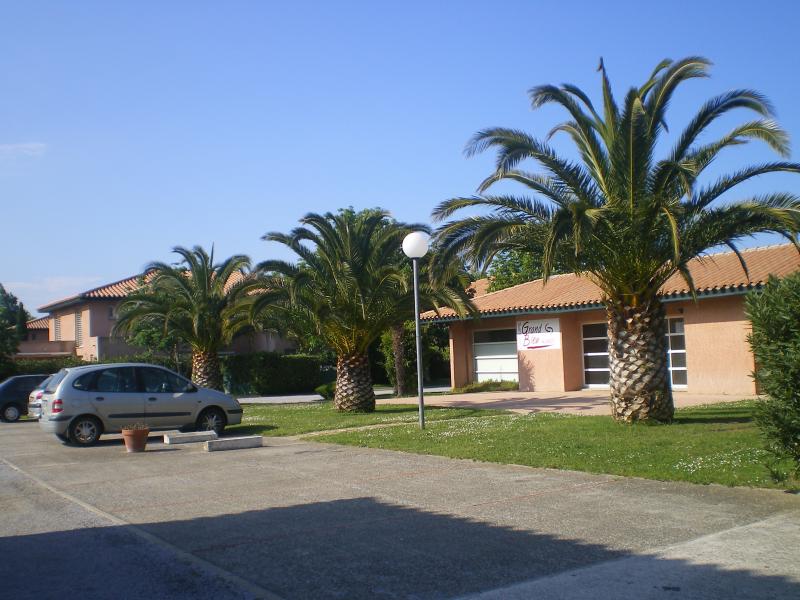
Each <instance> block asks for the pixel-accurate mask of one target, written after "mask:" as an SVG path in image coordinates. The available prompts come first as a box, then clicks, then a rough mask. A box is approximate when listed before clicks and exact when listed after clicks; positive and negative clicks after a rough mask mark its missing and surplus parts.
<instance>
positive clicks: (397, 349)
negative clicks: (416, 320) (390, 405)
mask: <svg viewBox="0 0 800 600" xmlns="http://www.w3.org/2000/svg"><path fill="white" fill-rule="evenodd" d="M405 331H406V330H405V327H403V325H402V323H401V324H400V325H393V326H392V352H393V353H394V393H395V395H396V396H405V395H406V394H407V393H408V379H407V377H406V361H405V352H404V349H405V348H404V347H405V344H403V341H404V340H403V338H404V337H405Z"/></svg>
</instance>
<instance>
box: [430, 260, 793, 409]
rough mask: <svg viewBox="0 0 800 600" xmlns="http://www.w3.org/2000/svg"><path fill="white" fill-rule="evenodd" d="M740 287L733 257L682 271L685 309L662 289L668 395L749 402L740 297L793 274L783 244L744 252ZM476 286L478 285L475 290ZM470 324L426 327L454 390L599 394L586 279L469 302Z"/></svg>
mask: <svg viewBox="0 0 800 600" xmlns="http://www.w3.org/2000/svg"><path fill="white" fill-rule="evenodd" d="M742 255H743V257H744V259H745V261H746V263H747V266H748V270H749V278H748V276H747V275H746V274H745V272H744V270H743V269H742V267H741V264H740V262H739V260H738V258H737V257H736V255H735V254H734V253H732V252H723V253H719V254H713V255H709V256H708V257H705V258H703V259H702V260H700V259H696V260H694V261H692V262H691V264H690V271H691V274H692V278H693V280H694V283H695V287H696V290H697V300H693V299H692V297H691V294H690V292H689V289H688V287H687V286H686V283H685V282H684V281H683V279H682V278H680V277H679V276H676V277H673V278H672V279H670V280H669V281H668V282H667V283H666V284H665V285H664V287H663V288H662V289H661V296H662V298H663V300H664V303H665V306H666V310H667V316H668V319H669V326H668V332H667V341H668V348H669V358H670V376H671V381H672V385H673V388H674V389H676V390H686V391H690V392H693V393H698V394H712V393H713V394H735V395H752V394H754V393H755V384H754V382H753V379H752V377H751V374H752V372H753V370H754V368H755V365H754V361H753V355H752V353H751V352H750V348H749V347H748V344H747V334H748V333H749V331H750V324H749V322H748V320H747V318H746V316H745V311H744V297H745V294H746V293H747V292H749V291H750V290H753V289H757V288H759V287H761V286H762V285H763V284H764V283H765V282H766V280H767V278H768V277H769V275H770V274H774V275H776V276H778V277H783V276H786V275H788V274H790V273H793V272H795V271H798V270H800V254H798V251H797V250H796V249H795V248H794V247H793V246H792V245H791V244H784V245H779V246H770V247H766V248H754V249H750V250H745V251H743V252H742ZM477 287H480V286H477ZM473 300H474V302H475V304H476V306H477V308H478V310H479V312H480V318H479V319H459V318H458V317H457V316H456V315H455V314H454V313H452V312H448V311H442V313H441V315H440V316H439V317H437V316H436V315H435V314H433V313H426V314H425V315H424V317H423V318H424V319H425V320H428V321H439V322H447V323H449V325H450V376H451V384H452V386H453V387H460V386H463V385H465V384H467V383H470V382H476V381H485V380H489V379H493V380H512V381H518V382H519V387H520V390H522V391H547V392H562V391H571V390H580V389H583V388H593V387H597V388H603V387H607V386H608V378H609V371H608V348H607V344H608V337H607V330H606V319H605V311H604V309H603V304H602V294H601V292H600V289H599V288H598V287H597V286H596V285H595V284H593V283H592V282H591V281H589V280H588V279H586V278H582V277H578V276H576V275H572V274H569V275H557V276H554V277H552V278H551V279H550V281H548V283H547V284H546V285H543V284H542V281H541V280H537V281H531V282H529V283H524V284H521V285H517V286H514V287H511V288H507V289H505V290H500V291H498V292H492V293H484V294H480V295H476V297H475V298H474V299H473Z"/></svg>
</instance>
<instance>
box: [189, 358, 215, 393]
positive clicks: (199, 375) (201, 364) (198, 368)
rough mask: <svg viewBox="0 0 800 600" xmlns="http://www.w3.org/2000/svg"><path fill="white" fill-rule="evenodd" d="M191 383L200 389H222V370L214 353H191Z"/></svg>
mask: <svg viewBox="0 0 800 600" xmlns="http://www.w3.org/2000/svg"><path fill="white" fill-rule="evenodd" d="M192 381H194V382H195V383H196V384H197V385H199V386H202V387H207V388H212V389H215V390H221V389H222V369H221V368H220V366H219V356H217V353H216V352H208V351H205V350H194V351H192Z"/></svg>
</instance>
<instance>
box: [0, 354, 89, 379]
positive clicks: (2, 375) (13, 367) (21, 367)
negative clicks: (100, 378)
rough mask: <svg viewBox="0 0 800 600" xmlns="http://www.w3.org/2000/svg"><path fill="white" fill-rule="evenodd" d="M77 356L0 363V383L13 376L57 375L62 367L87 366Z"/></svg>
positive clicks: (14, 360) (13, 360)
mask: <svg viewBox="0 0 800 600" xmlns="http://www.w3.org/2000/svg"><path fill="white" fill-rule="evenodd" d="M88 364H89V363H87V362H85V361H83V360H81V359H80V358H78V357H77V356H65V357H63V358H25V359H12V360H8V361H2V362H0V381H2V380H4V379H6V378H7V377H11V376H13V375H36V374H39V373H47V374H49V373H57V372H58V371H60V370H61V369H63V368H64V367H77V366H79V365H88Z"/></svg>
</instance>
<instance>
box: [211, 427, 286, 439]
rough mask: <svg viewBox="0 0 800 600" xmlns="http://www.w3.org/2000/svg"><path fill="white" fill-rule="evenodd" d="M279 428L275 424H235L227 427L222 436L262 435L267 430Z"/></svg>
mask: <svg viewBox="0 0 800 600" xmlns="http://www.w3.org/2000/svg"><path fill="white" fill-rule="evenodd" d="M273 429H277V426H275V425H233V426H232V427H228V428H226V429H225V432H224V433H223V434H222V437H226V436H239V435H261V434H263V433H264V432H265V431H272V430H273Z"/></svg>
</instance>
